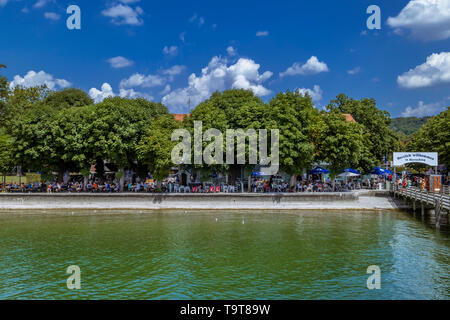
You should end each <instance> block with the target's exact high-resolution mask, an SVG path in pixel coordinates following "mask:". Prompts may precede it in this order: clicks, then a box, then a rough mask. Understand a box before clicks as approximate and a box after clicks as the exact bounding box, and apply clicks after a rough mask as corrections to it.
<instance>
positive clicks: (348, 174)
mask: <svg viewBox="0 0 450 320" xmlns="http://www.w3.org/2000/svg"><path fill="white" fill-rule="evenodd" d="M356 176H359V174H357V173H353V172H343V173H341V174H339V175H338V177H356Z"/></svg>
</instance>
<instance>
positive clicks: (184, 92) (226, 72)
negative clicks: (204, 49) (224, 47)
mask: <svg viewBox="0 0 450 320" xmlns="http://www.w3.org/2000/svg"><path fill="white" fill-rule="evenodd" d="M259 68H260V65H259V64H257V63H255V62H254V61H253V60H251V59H244V58H241V59H239V60H238V61H237V62H236V63H235V64H233V65H230V66H228V64H227V60H226V59H224V58H221V57H213V58H212V59H211V61H210V62H209V64H208V66H206V67H205V68H203V69H202V72H201V74H200V75H199V76H197V75H196V74H194V73H193V74H191V75H190V76H189V78H188V86H187V87H185V88H180V89H176V90H174V91H172V92H170V93H169V94H167V95H165V96H164V97H163V98H162V102H163V103H164V104H166V105H167V106H168V107H170V108H171V109H172V110H173V111H179V112H182V111H186V108H187V104H188V101H190V102H191V104H192V105H193V106H195V105H197V104H199V103H200V102H202V101H204V100H205V99H207V98H209V96H210V95H211V94H212V93H213V92H214V91H223V90H226V89H248V90H252V91H253V92H254V93H255V94H256V95H258V96H266V95H269V94H270V93H271V91H270V90H269V89H267V88H265V87H264V86H263V85H262V83H263V82H264V81H266V80H267V79H269V78H270V77H271V76H272V75H273V73H272V72H270V71H266V72H264V73H262V74H260V73H259Z"/></svg>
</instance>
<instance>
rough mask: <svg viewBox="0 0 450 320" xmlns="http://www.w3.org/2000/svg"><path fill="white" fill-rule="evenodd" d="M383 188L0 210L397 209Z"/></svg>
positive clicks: (102, 197) (4, 201)
mask: <svg viewBox="0 0 450 320" xmlns="http://www.w3.org/2000/svg"><path fill="white" fill-rule="evenodd" d="M407 207H408V206H407V205H406V206H405V205H404V204H403V202H399V201H394V199H393V198H392V197H391V196H390V195H389V194H388V193H387V192H385V191H355V192H345V193H289V194H248V193H242V194H130V193H127V194H0V210H2V211H11V210H39V209H99V210H103V209H110V210H127V209H140V210H160V209H184V210H196V209H198V210H216V209H227V210H247V209H254V210H272V209H273V210H283V209H286V210H398V209H404V208H407Z"/></svg>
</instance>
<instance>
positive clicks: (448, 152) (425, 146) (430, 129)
mask: <svg viewBox="0 0 450 320" xmlns="http://www.w3.org/2000/svg"><path fill="white" fill-rule="evenodd" d="M407 149H408V150H409V151H423V152H427V151H428V152H432V151H434V152H438V153H439V163H440V164H445V165H446V167H447V168H448V166H449V165H450V107H447V110H446V111H443V112H441V113H439V114H438V115H437V116H435V117H432V118H430V119H429V120H428V121H427V122H426V123H425V125H424V126H423V127H422V128H421V129H420V130H419V131H418V132H417V133H416V134H414V136H413V138H412V140H411V141H410V142H409V143H408V145H407Z"/></svg>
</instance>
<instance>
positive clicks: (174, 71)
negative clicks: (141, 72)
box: [161, 65, 186, 81]
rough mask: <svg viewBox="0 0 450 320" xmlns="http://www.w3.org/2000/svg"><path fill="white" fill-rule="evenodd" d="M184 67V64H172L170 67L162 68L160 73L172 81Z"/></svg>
mask: <svg viewBox="0 0 450 320" xmlns="http://www.w3.org/2000/svg"><path fill="white" fill-rule="evenodd" d="M185 69H186V67H185V66H180V65H174V66H172V67H170V68H169V69H165V70H162V71H161V73H162V74H163V75H166V76H168V78H169V79H168V80H169V81H172V80H173V78H174V77H175V76H177V75H179V74H180V73H181V72H183V71H184V70H185Z"/></svg>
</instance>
